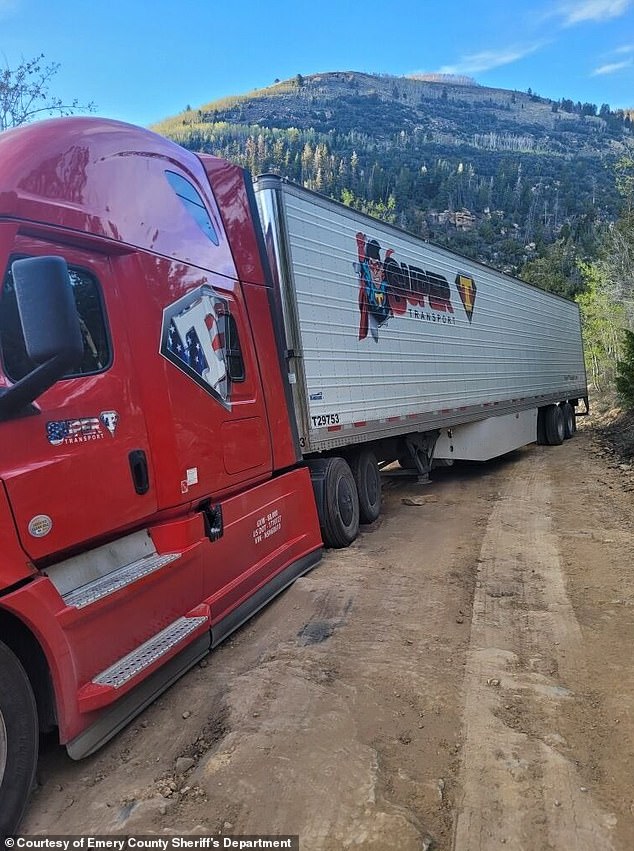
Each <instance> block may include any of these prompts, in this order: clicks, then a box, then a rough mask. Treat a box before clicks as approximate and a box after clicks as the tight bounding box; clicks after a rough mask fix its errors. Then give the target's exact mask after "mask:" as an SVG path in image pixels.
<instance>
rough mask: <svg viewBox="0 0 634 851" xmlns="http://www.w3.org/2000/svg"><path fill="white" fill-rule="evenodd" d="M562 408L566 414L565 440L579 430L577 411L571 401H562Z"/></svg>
mask: <svg viewBox="0 0 634 851" xmlns="http://www.w3.org/2000/svg"><path fill="white" fill-rule="evenodd" d="M560 408H561V410H562V413H563V415H564V440H568V439H569V438H571V437H572V436H573V434H574V433H575V432H576V430H577V422H576V419H575V412H574V408H573V407H572V405H571V404H570V402H562V403H561V405H560Z"/></svg>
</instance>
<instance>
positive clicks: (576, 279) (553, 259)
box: [521, 237, 585, 298]
mask: <svg viewBox="0 0 634 851" xmlns="http://www.w3.org/2000/svg"><path fill="white" fill-rule="evenodd" d="M579 262H580V258H579V247H578V244H577V243H576V242H575V241H574V240H573V239H571V238H570V237H568V238H567V239H558V240H556V241H555V242H553V243H552V244H550V245H547V246H546V247H545V248H544V250H543V254H542V256H540V257H536V258H535V259H532V260H529V261H528V262H527V263H526V264H525V265H524V266H523V268H522V270H521V277H522V278H523V279H524V280H525V281H528V282H529V283H530V284H535V285H536V286H538V287H540V288H541V289H543V290H548V291H549V292H552V293H557V295H561V296H563V297H564V298H574V297H575V296H577V295H579V294H580V293H581V292H582V290H583V289H584V287H585V282H584V279H583V277H582V274H581V271H580V268H579Z"/></svg>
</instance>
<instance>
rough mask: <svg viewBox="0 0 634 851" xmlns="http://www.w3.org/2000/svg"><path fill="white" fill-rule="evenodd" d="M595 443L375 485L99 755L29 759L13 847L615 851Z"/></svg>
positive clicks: (623, 614)
mask: <svg viewBox="0 0 634 851" xmlns="http://www.w3.org/2000/svg"><path fill="white" fill-rule="evenodd" d="M599 426H600V427H601V428H603V429H604V431H602V432H601V431H600V429H599ZM608 427H609V426H608V424H607V422H606V421H602V422H601V423H599V425H595V426H594V427H587V428H585V429H583V430H582V431H580V432H578V434H577V435H576V436H575V438H574V439H573V440H570V441H567V442H566V443H565V444H564V445H563V446H561V447H539V446H531V447H528V448H526V449H524V450H521V451H519V452H516V453H513V454H512V455H511V456H508V457H506V458H504V459H502V460H500V461H497V462H495V463H489V464H472V465H464V466H460V467H459V466H455V467H453V468H448V469H443V470H439V471H437V472H436V473H434V477H433V479H434V480H433V482H432V484H430V485H428V486H418V485H415V484H413V483H412V482H411V481H406V480H402V479H399V480H389V481H387V482H386V485H385V489H384V490H385V510H384V512H383V515H382V518H381V520H380V521H379V522H378V523H377V524H376V526H375V527H373V528H369V529H366V530H365V531H364V532H363V533H362V535H361V536H360V538H359V539H358V541H357V542H355V544H354V545H353V546H352V547H350V548H349V549H348V550H345V551H339V552H334V551H332V552H328V553H326V555H325V557H324V559H323V561H322V562H321V564H320V565H319V566H318V567H317V568H316V569H315V570H313V571H312V572H311V573H310V574H308V575H307V576H306V577H304V578H302V579H300V580H299V581H297V582H296V583H295V584H294V585H293V586H292V587H291V588H290V589H289V590H288V591H286V592H285V593H284V594H283V595H281V596H280V597H279V598H278V599H277V600H276V601H275V602H273V603H272V604H271V605H269V606H268V607H267V608H266V609H265V610H264V611H263V612H262V613H261V614H260V615H258V616H257V617H256V618H255V619H253V620H252V621H251V622H249V623H248V624H247V625H246V626H245V627H243V628H242V629H241V630H240V631H239V632H238V633H236V634H235V635H234V637H233V638H231V639H230V640H229V641H228V642H226V643H225V645H224V646H222V647H221V648H220V649H219V650H217V651H215V652H214V653H213V654H212V655H211V656H209V657H208V659H207V660H205V661H204V662H203V663H202V664H201V665H199V666H197V667H196V668H195V669H194V670H192V671H191V672H190V673H189V674H188V675H187V676H186V677H184V678H183V679H182V680H180V682H179V683H177V684H176V685H175V686H174V687H172V688H171V689H170V691H169V692H167V693H166V694H165V695H164V696H163V697H162V698H161V699H160V700H159V701H157V702H156V703H155V704H154V705H152V706H151V707H150V708H149V709H147V710H146V711H145V712H144V713H143V715H142V716H140V717H139V718H138V719H137V720H136V721H135V722H133V723H132V724H131V725H130V726H129V727H128V728H127V729H126V730H125V731H124V732H123V733H121V734H120V735H119V736H118V737H116V739H115V740H113V741H112V742H111V743H110V744H109V745H107V746H106V747H105V748H104V749H103V750H102V751H100V752H99V753H98V754H96V755H95V756H93V757H91V758H89V759H86V760H84V761H83V762H79V763H74V762H72V761H71V760H70V759H68V757H67V756H66V755H65V752H64V751H63V750H62V749H61V748H59V747H58V746H55V745H54V744H53V743H50V742H49V743H48V744H47V745H46V747H45V750H44V753H43V755H42V757H41V760H40V767H39V772H38V784H39V785H38V787H37V789H36V791H35V792H34V795H33V799H32V802H31V806H30V809H29V811H28V814H27V817H26V820H25V822H24V824H23V831H24V832H25V833H29V834H36V833H39V834H50V833H55V834H59V833H65V834H76V833H84V834H87V833H125V834H135V833H137V834H138V833H159V834H160V833H199V832H203V831H208V832H223V833H225V834H251V833H297V834H299V836H300V838H301V848H302V851H318V849H319V851H321V849H324V851H330V849H340V848H341V849H345V848H362V849H377V851H378V849H402V851H410V849H412V851H413V849H416V851H420V849H423V848H427V849H457V851H464V849H478V851H495V849H502V848H504V849H525V851H544V849H580V851H584V849H593V850H594V851H596V849H623V851H625V850H626V849H628V851H629V849H632V848H634V770H633V768H632V764H633V753H634V751H633V745H634V576H633V572H634V527H633V522H634V521H633V518H634V495H633V491H634V467H631V466H630V465H631V464H632V460H631V454H632V453H631V447H628V445H626V444H625V443H624V441H621V443H622V445H620V446H618V448H617V450H616V451H612V450H613V444H612V443H610V440H613V438H611V437H610V435H609V434H608V433H607V432H606V431H605V428H608Z"/></svg>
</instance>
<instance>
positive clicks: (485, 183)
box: [154, 72, 633, 294]
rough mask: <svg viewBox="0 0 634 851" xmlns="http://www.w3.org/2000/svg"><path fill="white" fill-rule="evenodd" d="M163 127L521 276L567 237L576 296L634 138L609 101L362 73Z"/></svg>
mask: <svg viewBox="0 0 634 851" xmlns="http://www.w3.org/2000/svg"><path fill="white" fill-rule="evenodd" d="M154 129H156V130H157V131H158V132H160V133H163V134H165V135H167V136H170V137H171V138H173V139H175V140H176V141H177V142H179V143H181V144H183V145H184V146H185V147H188V148H191V149H193V150H201V151H206V152H208V153H214V154H218V155H220V156H224V157H226V158H227V159H230V160H232V161H234V162H238V163H239V164H241V165H244V166H246V167H248V168H249V169H250V170H251V171H252V172H253V173H256V174H257V173H260V172H264V171H272V172H277V173H279V174H282V175H284V176H286V177H289V178H290V179H291V180H294V181H297V182H299V183H303V184H304V185H306V186H309V187H310V188H313V189H317V190H319V191H321V192H324V193H326V194H328V195H331V196H332V197H335V198H337V199H339V200H343V201H344V202H345V203H349V204H353V205H354V206H356V207H358V208H360V209H364V210H366V211H368V212H371V213H374V214H375V215H379V216H381V217H383V218H386V219H389V220H391V221H395V222H396V223H398V224H399V225H401V226H403V227H406V228H408V229H409V230H411V231H413V232H415V233H418V234H420V235H422V236H423V237H425V238H430V239H433V240H434V241H436V242H440V243H444V244H449V245H450V246H451V247H453V248H454V249H456V250H459V251H462V252H464V253H466V254H469V255H471V256H474V257H477V258H478V259H480V260H484V261H485V262H489V263H492V264H493V265H496V266H498V267H499V268H503V269H505V270H507V271H511V272H514V273H517V272H519V271H520V270H521V269H522V268H525V264H526V263H527V261H531V260H535V259H536V258H539V257H540V256H542V255H544V254H545V253H547V252H548V251H549V250H552V249H549V246H551V245H553V244H555V243H556V244H557V245H558V246H559V248H558V250H559V249H561V250H560V254H561V255H562V260H561V262H562V266H563V267H566V268H565V269H564V278H565V277H566V275H567V276H568V278H567V280H565V281H564V279H563V278H562V282H560V284H559V287H558V288H559V290H560V291H565V292H566V294H571V293H572V292H574V289H575V286H576V283H575V274H576V272H575V269H576V260H577V258H578V257H584V256H592V253H593V251H594V247H595V239H596V233H597V227H598V226H600V224H601V223H602V222H607V221H609V220H610V219H612V218H613V217H614V216H615V215H616V212H617V208H618V198H617V193H616V190H615V187H614V180H613V176H612V171H611V166H612V165H613V164H614V162H615V161H616V159H618V157H619V156H622V155H623V154H624V152H626V151H627V150H628V149H630V150H631V147H632V139H633V135H632V125H631V121H630V117H629V115H627V114H625V113H623V112H613V111H611V110H610V108H609V106H608V105H607V104H602V105H600V106H597V105H595V104H581V103H577V104H575V103H573V102H572V101H571V100H566V99H562V100H561V101H558V102H555V101H551V100H548V99H546V98H541V97H539V96H538V95H536V94H534V93H532V92H530V90H529V91H528V92H516V91H508V90H505V89H493V88H487V87H484V86H478V85H477V84H475V83H474V82H473V81H469V80H468V79H465V78H457V79H454V78H443V79H425V78H419V77H390V76H377V75H371V74H361V73H354V72H333V73H327V74H314V75H311V76H306V77H302V76H300V75H297V77H295V78H293V79H291V80H286V81H283V82H276V83H275V84H274V85H272V86H270V87H268V88H266V89H261V90H258V91H255V92H250V93H248V94H244V95H238V96H234V97H230V98H225V99H223V100H220V101H216V102H213V103H209V104H206V105H205V106H203V107H201V108H200V109H191V108H188V109H186V110H185V111H184V112H183V113H181V114H180V115H178V116H175V117H173V118H171V119H167V120H165V121H163V122H161V123H160V124H158V125H156V126H155V128H154Z"/></svg>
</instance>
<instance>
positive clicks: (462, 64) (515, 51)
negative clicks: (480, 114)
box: [436, 42, 543, 74]
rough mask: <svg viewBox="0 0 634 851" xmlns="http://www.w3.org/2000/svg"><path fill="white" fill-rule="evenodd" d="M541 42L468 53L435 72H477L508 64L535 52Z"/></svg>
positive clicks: (540, 45)
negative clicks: (452, 63)
mask: <svg viewBox="0 0 634 851" xmlns="http://www.w3.org/2000/svg"><path fill="white" fill-rule="evenodd" d="M542 45H543V42H539V43H538V44H532V45H528V46H525V47H507V48H503V49H501V50H482V51H480V52H479V53H469V54H467V55H466V56H463V57H462V58H461V59H459V60H458V61H457V62H456V63H455V64H454V65H443V66H442V68H439V69H438V71H436V73H437V74H477V73H478V72H480V71H490V70H491V68H499V67H500V66H501V65H510V64H511V62H517V60H518V59H523V58H524V56H528V55H529V54H530V53H535V51H536V50H539V49H540V47H542Z"/></svg>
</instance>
